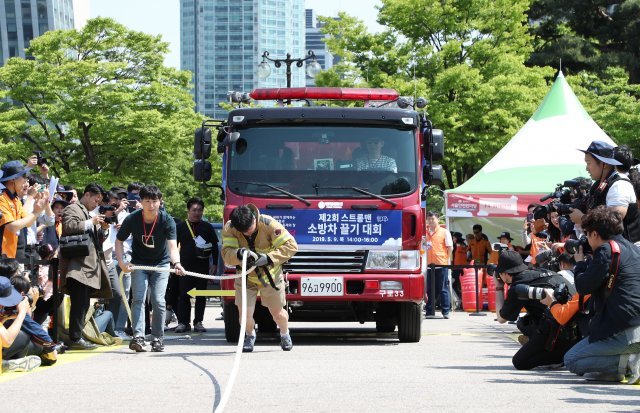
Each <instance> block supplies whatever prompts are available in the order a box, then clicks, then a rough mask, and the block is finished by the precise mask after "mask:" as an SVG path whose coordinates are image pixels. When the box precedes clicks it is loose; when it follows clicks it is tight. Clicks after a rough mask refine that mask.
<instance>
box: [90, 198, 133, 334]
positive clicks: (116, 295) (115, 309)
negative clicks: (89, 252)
mask: <svg viewBox="0 0 640 413" xmlns="http://www.w3.org/2000/svg"><path fill="white" fill-rule="evenodd" d="M103 201H104V205H100V206H99V207H98V208H97V210H94V211H93V212H92V213H91V215H92V216H93V215H95V214H96V213H97V214H98V215H104V222H105V223H106V224H108V225H109V227H108V229H107V230H106V231H105V236H106V237H105V239H104V242H103V243H102V251H103V253H104V258H105V262H106V263H107V270H108V272H109V282H110V283H111V294H112V295H113V298H111V299H109V302H108V305H107V308H106V310H107V311H108V312H110V313H111V314H112V315H113V317H114V320H115V321H114V325H115V323H117V321H118V320H117V318H118V317H119V316H120V315H121V314H126V311H122V310H123V308H122V307H124V303H123V297H126V294H125V292H124V291H123V288H122V286H121V285H120V280H119V278H118V271H117V270H116V263H115V261H114V259H113V249H114V245H115V242H116V235H117V233H118V229H117V226H118V216H119V214H120V213H121V212H123V211H125V210H126V209H127V206H128V202H127V200H126V199H120V197H119V196H118V194H116V193H115V192H112V191H109V192H107V194H106V195H105V197H104V200H103ZM124 299H126V298H124ZM125 317H126V316H125ZM125 322H126V321H125ZM115 334H116V335H117V336H118V337H120V338H122V339H124V340H126V339H129V336H128V335H127V334H125V333H124V331H121V330H116V331H115Z"/></svg>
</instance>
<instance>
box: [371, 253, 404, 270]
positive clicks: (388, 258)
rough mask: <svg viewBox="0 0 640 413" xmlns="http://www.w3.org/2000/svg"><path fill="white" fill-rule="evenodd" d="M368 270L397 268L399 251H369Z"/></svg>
mask: <svg viewBox="0 0 640 413" xmlns="http://www.w3.org/2000/svg"><path fill="white" fill-rule="evenodd" d="M367 269H368V270H397V269H398V252H397V251H369V257H368V258H367Z"/></svg>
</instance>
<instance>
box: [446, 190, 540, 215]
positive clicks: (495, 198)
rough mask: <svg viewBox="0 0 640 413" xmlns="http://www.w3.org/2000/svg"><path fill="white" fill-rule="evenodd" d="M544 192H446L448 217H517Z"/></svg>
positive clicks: (536, 201) (525, 212)
mask: <svg viewBox="0 0 640 413" xmlns="http://www.w3.org/2000/svg"><path fill="white" fill-rule="evenodd" d="M545 195H546V194H518V195H507V194H451V193H447V216H448V217H483V218H484V217H494V218H517V217H523V218H524V217H526V216H527V206H528V205H529V204H534V203H540V198H541V197H543V196H545Z"/></svg>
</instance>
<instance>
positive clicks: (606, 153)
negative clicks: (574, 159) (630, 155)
mask: <svg viewBox="0 0 640 413" xmlns="http://www.w3.org/2000/svg"><path fill="white" fill-rule="evenodd" d="M613 149H614V147H613V146H611V145H610V144H608V143H607V142H603V141H593V142H591V144H590V145H589V147H588V148H587V149H586V150H582V149H578V150H579V151H580V152H584V153H588V154H590V155H591V156H593V157H594V158H596V159H599V160H600V161H602V162H604V163H606V164H609V165H613V166H620V165H622V163H620V162H619V161H616V160H615V159H614V158H613V157H614V153H613Z"/></svg>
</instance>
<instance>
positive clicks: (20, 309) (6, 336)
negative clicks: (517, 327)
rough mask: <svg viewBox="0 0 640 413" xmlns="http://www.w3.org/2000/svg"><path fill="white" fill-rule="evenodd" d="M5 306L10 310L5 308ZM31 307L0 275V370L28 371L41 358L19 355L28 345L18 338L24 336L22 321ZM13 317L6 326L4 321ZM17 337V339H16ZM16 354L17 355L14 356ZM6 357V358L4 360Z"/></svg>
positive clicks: (40, 361) (37, 364)
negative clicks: (0, 359) (0, 361)
mask: <svg viewBox="0 0 640 413" xmlns="http://www.w3.org/2000/svg"><path fill="white" fill-rule="evenodd" d="M7 308H9V309H11V310H7ZM30 311H31V308H30V307H29V300H28V299H27V297H23V296H22V294H20V293H19V292H18V291H17V290H16V289H15V288H13V285H11V282H10V281H9V279H8V278H6V277H2V276H0V344H2V355H3V357H2V359H3V360H2V370H7V371H30V370H33V369H35V368H36V367H38V366H39V365H40V364H41V363H42V360H40V357H38V356H26V357H19V356H20V355H21V354H22V353H24V352H25V350H26V348H27V347H28V346H29V345H30V341H29V340H28V339H27V340H24V339H18V338H19V336H22V337H20V338H24V337H26V334H24V333H22V334H21V331H20V329H21V328H22V323H23V322H24V319H25V317H26V316H27V314H29V312H30ZM11 319H13V323H11V325H10V326H9V327H8V328H7V327H5V326H4V323H5V321H8V320H11ZM17 339H18V340H17ZM16 355H18V357H15V356H16ZM5 358H7V359H8V360H5Z"/></svg>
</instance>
